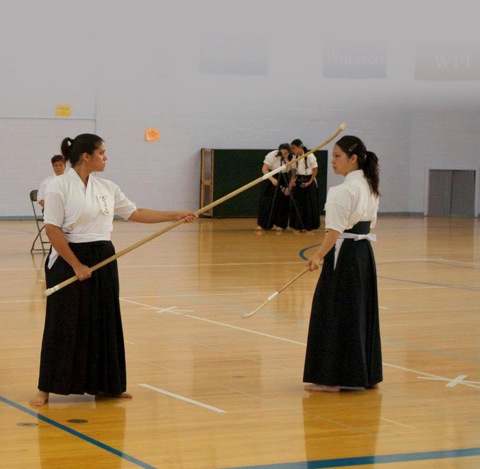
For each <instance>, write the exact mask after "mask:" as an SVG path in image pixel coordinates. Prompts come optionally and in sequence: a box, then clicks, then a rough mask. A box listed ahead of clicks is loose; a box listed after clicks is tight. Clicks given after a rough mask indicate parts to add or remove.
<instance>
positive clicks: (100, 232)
mask: <svg viewBox="0 0 480 469" xmlns="http://www.w3.org/2000/svg"><path fill="white" fill-rule="evenodd" d="M61 149H62V154H63V156H64V158H65V161H69V162H70V164H71V166H72V169H70V171H68V172H67V173H66V174H64V175H62V176H58V177H56V178H55V179H53V180H52V181H51V182H50V183H49V185H48V187H47V191H46V196H45V202H46V203H45V214H44V219H45V230H46V234H47V236H48V238H49V240H50V242H51V249H50V252H49V255H48V257H47V259H46V262H45V278H46V284H47V288H51V287H53V286H55V285H58V284H59V283H61V282H62V281H64V280H66V279H68V278H70V277H72V276H74V275H76V276H77V277H78V279H79V281H78V282H73V283H72V284H70V285H68V286H66V287H64V288H62V289H61V290H59V291H58V292H56V293H53V294H52V295H50V296H48V297H47V306H46V317H45V328H44V333H43V341H42V350H41V358H40V373H39V381H38V392H37V394H36V395H35V396H34V397H33V398H32V400H31V401H30V404H31V405H34V406H41V405H43V404H45V402H47V401H48V399H49V395H50V393H55V394H63V395H68V394H84V393H87V394H92V395H95V396H109V397H119V398H130V397H132V396H131V395H130V394H129V393H127V392H126V387H127V379H126V366H125V349H124V339H123V331H122V321H121V314H120V301H119V279H118V269H117V263H116V261H114V262H110V263H109V264H107V265H105V266H104V267H102V268H100V269H98V270H96V271H95V272H92V270H91V266H94V265H96V264H98V263H99V262H101V261H102V260H104V259H106V258H108V257H110V256H112V255H113V254H114V253H115V250H114V247H113V244H112V242H111V241H110V238H111V232H112V229H113V217H114V215H115V214H116V215H119V216H121V217H123V218H124V219H125V220H130V221H134V222H140V223H159V222H165V221H172V220H181V219H185V221H186V222H192V221H193V220H194V219H195V218H197V215H196V214H195V213H194V212H191V211H158V210H151V209H144V208H137V206H136V205H135V204H134V203H133V202H132V201H130V200H129V199H128V198H127V197H126V196H125V195H124V194H123V192H122V191H121V190H120V188H119V187H118V186H117V185H116V184H115V183H113V182H111V181H109V180H106V179H101V178H99V177H97V176H95V175H94V174H93V173H95V172H102V171H103V170H104V168H105V164H106V162H107V155H106V153H105V143H104V141H103V140H102V139H101V138H100V137H99V136H97V135H93V134H81V135H78V136H77V137H76V138H75V139H73V140H72V139H70V138H65V139H64V140H63V142H62V145H61Z"/></svg>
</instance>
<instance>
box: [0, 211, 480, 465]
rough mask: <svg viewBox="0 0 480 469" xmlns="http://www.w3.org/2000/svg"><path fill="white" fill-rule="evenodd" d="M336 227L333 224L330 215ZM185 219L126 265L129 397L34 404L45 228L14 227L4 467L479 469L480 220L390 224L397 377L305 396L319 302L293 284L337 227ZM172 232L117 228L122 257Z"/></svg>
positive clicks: (385, 262)
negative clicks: (266, 228) (260, 226)
mask: <svg viewBox="0 0 480 469" xmlns="http://www.w3.org/2000/svg"><path fill="white" fill-rule="evenodd" d="M322 221H323V220H322ZM254 226H255V220H252V219H223V220H219V219H214V220H211V219H201V220H199V221H198V222H197V223H195V224H191V225H181V226H179V227H177V228H175V229H173V230H171V231H169V232H167V233H165V234H164V235H162V236H160V237H158V238H156V239H155V240H153V241H151V242H149V243H148V244H145V245H144V246H141V247H139V248H138V249H136V250H134V251H132V252H130V253H128V254H127V255H125V256H123V257H122V258H120V259H119V269H120V279H121V305H122V314H123V323H124V333H125V340H126V349H127V350H126V352H127V370H128V380H129V386H128V390H129V391H130V392H131V393H132V394H133V395H134V398H133V400H114V399H112V400H108V399H107V400H95V399H94V398H92V397H91V396H58V395H52V396H51V399H50V402H49V403H48V404H46V405H45V406H43V407H41V408H33V407H30V405H29V399H30V398H31V397H32V396H33V395H34V393H35V391H36V384H37V373H38V362H39V353H40V343H41V337H42V330H43V322H44V309H45V299H44V297H43V295H42V292H43V291H44V289H45V284H44V274H43V270H42V263H43V255H42V254H34V255H33V256H32V255H31V254H30V252H29V251H30V245H31V242H32V240H33V238H34V235H35V233H36V227H35V224H34V222H33V221H1V222H0V246H1V247H0V250H1V260H2V262H1V266H0V279H1V282H0V293H1V297H0V318H1V329H0V467H1V468H2V469H16V468H18V469H26V468H29V469H34V468H42V469H53V468H62V469H63V468H68V469H71V468H89V469H94V468H135V467H141V468H155V469H164V468H166V469H167V468H185V469H226V468H255V469H273V468H281V469H301V468H302V469H307V468H308V469H313V468H322V467H353V466H360V467H373V466H375V467H377V466H378V467H381V468H383V467H385V468H420V469H423V468H468V469H470V468H477V467H480V353H479V352H480V221H479V219H467V218H423V217H398V216H397V217H393V216H392V217H386V216H383V217H380V219H379V222H378V226H377V229H376V230H375V233H376V234H377V236H378V242H377V243H375V244H374V245H373V246H374V251H375V254H376V258H377V268H378V276H379V296H380V307H381V310H380V316H381V331H382V341H383V360H384V382H383V383H382V385H381V387H380V389H379V390H369V391H342V392H341V393H339V394H323V393H319V394H308V393H307V392H305V391H304V390H303V384H302V372H303V360H304V353H305V341H306V335H307V326H308V318H309V314H310V302H311V298H312V293H313V290H314V287H315V284H316V281H317V278H318V271H317V272H314V273H310V272H309V273H307V274H305V275H304V276H303V277H301V278H300V279H299V280H298V281H296V282H295V283H294V284H292V285H291V286H290V287H289V288H288V289H286V290H285V291H284V292H283V293H281V294H280V295H279V296H278V297H277V298H275V299H273V300H272V301H270V302H269V303H268V304H267V305H266V306H265V307H264V309H262V310H261V311H259V312H258V313H257V314H256V315H254V316H252V317H251V318H249V319H242V317H241V315H242V313H245V312H249V311H251V310H253V309H254V308H255V307H257V306H258V305H259V304H261V303H262V302H263V301H264V300H266V299H267V298H268V297H269V296H270V295H271V294H272V293H273V292H275V291H277V290H278V289H279V288H280V287H281V286H283V285H284V284H285V283H287V282H288V281H289V280H290V279H291V278H293V277H294V276H295V275H296V274H297V273H298V272H299V271H301V270H302V268H303V266H304V258H305V257H308V256H309V254H310V253H311V252H312V249H313V248H314V246H315V245H317V244H318V243H319V242H320V241H321V239H322V238H323V231H322V230H320V231H318V232H315V233H305V234H300V233H299V234H297V233H293V232H283V233H276V232H269V233H265V232H262V233H256V232H254V231H253V228H254ZM160 228H162V226H159V225H139V224H133V223H126V222H122V221H116V222H115V229H114V235H113V241H114V243H115V246H116V248H117V251H119V250H121V249H123V248H126V247H127V246H129V245H131V244H133V243H134V242H136V241H138V240H140V239H142V238H145V237H146V236H148V235H150V234H151V233H153V232H155V231H156V230H159V229H160Z"/></svg>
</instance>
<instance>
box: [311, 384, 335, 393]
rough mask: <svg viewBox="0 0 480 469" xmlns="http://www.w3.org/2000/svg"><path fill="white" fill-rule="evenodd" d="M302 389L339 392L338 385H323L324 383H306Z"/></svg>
mask: <svg viewBox="0 0 480 469" xmlns="http://www.w3.org/2000/svg"><path fill="white" fill-rule="evenodd" d="M304 389H305V391H312V392H340V386H325V385H324V384H307V385H306V386H305V388H304Z"/></svg>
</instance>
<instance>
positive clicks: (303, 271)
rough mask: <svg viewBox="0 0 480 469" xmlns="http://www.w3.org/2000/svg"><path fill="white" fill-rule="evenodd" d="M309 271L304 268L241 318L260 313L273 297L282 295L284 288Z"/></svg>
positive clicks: (308, 268) (307, 268)
mask: <svg viewBox="0 0 480 469" xmlns="http://www.w3.org/2000/svg"><path fill="white" fill-rule="evenodd" d="M309 270H310V267H305V268H304V269H303V270H302V271H301V272H299V273H298V274H297V275H295V277H293V278H292V279H291V280H289V281H288V282H287V283H286V284H285V285H284V286H283V287H282V288H279V289H278V290H277V291H276V292H274V293H272V294H271V295H270V296H269V297H268V298H267V299H266V300H265V301H264V302H263V303H262V304H261V305H260V306H257V307H256V308H255V309H254V310H253V311H250V312H249V313H243V314H242V318H243V319H247V318H249V317H250V316H253V315H254V314H256V313H258V311H260V310H261V309H262V308H263V307H264V306H265V305H266V304H267V303H269V302H270V301H272V300H273V299H274V298H275V297H277V296H278V295H279V293H282V291H283V290H285V288H287V287H289V286H290V285H291V284H292V283H293V282H295V280H298V279H299V278H300V277H301V276H302V275H303V274H305V273H307V272H308V271H309Z"/></svg>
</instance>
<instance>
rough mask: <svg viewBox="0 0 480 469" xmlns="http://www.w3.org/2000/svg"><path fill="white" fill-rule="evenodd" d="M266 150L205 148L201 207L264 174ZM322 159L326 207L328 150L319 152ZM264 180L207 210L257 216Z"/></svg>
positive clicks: (219, 214)
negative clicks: (261, 185) (261, 186)
mask: <svg viewBox="0 0 480 469" xmlns="http://www.w3.org/2000/svg"><path fill="white" fill-rule="evenodd" d="M270 151H272V150H271V149H270V150H268V149H267V150H265V149H217V148H215V149H214V148H202V150H201V171H200V173H201V181H200V207H201V208H203V207H205V206H206V205H209V204H210V203H212V202H214V201H215V200H218V199H219V198H220V197H223V196H224V195H227V194H229V193H230V192H233V191H234V190H236V189H239V188H240V187H242V186H244V185H246V184H248V183H249V182H251V181H253V180H255V179H257V178H258V177H260V176H261V175H262V166H263V160H264V158H265V155H266V154H267V153H268V152H270ZM314 154H315V156H316V158H317V162H318V175H317V183H318V187H319V191H318V198H319V204H320V205H319V206H320V207H321V209H322V212H321V213H323V207H324V205H325V200H326V196H327V164H328V162H327V159H328V151H327V150H319V151H316V152H315V153H314ZM259 194H260V183H259V184H257V185H255V186H253V187H251V188H250V189H247V190H246V191H244V192H242V193H240V194H238V195H236V196H235V197H232V198H231V199H229V200H227V201H225V202H223V203H221V204H220V205H217V206H216V207H213V208H212V209H210V211H208V212H205V213H204V214H203V216H209V217H213V218H256V217H257V209H258V198H259Z"/></svg>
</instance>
